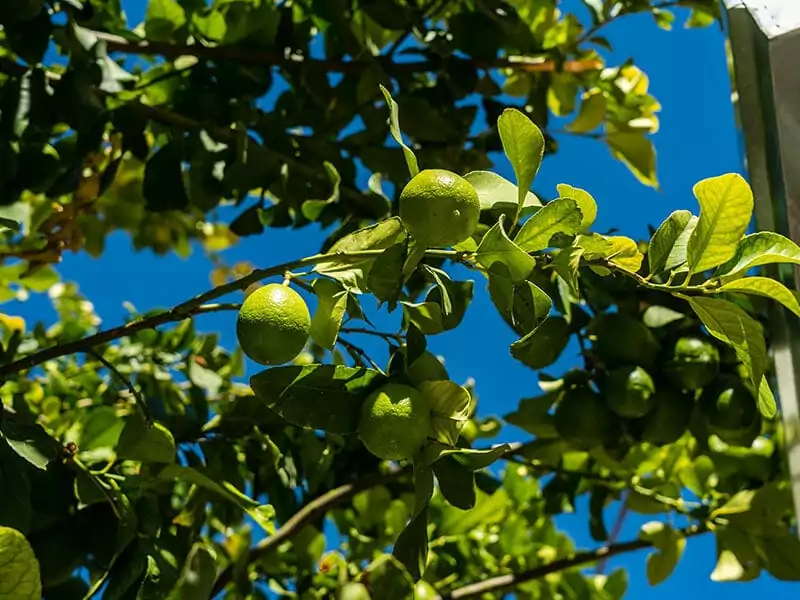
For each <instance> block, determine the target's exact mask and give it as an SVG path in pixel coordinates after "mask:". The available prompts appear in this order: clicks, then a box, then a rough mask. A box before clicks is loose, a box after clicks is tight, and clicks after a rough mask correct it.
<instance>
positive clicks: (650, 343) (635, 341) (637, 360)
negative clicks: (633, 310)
mask: <svg viewBox="0 0 800 600" xmlns="http://www.w3.org/2000/svg"><path fill="white" fill-rule="evenodd" d="M591 333H592V335H594V336H595V341H594V351H595V354H596V355H597V357H598V358H599V359H601V360H602V361H603V362H604V363H606V364H607V365H608V366H610V367H614V366H623V365H626V364H627V365H642V366H644V367H650V366H652V365H653V363H654V362H655V360H656V357H657V356H658V351H659V343H658V340H657V339H656V336H655V335H653V332H652V331H650V329H649V328H648V327H647V326H646V325H645V324H644V323H642V322H641V321H639V320H638V319H634V318H633V317H629V316H627V315H623V314H619V313H614V314H607V315H603V316H602V317H600V318H599V319H598V320H597V321H596V322H595V323H593V324H592V326H591Z"/></svg>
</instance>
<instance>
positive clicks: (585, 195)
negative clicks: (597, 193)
mask: <svg viewBox="0 0 800 600" xmlns="http://www.w3.org/2000/svg"><path fill="white" fill-rule="evenodd" d="M556 189H557V190H558V195H559V197H560V198H569V199H570V200H575V203H576V204H577V205H578V210H580V211H581V225H580V229H579V231H586V230H587V229H589V227H591V226H592V224H593V223H594V220H595V219H596V218H597V202H596V201H595V199H594V198H593V197H592V195H591V194H590V193H589V192H587V191H584V190H582V189H580V188H576V187H572V186H571V185H567V184H566V183H559V184H558V185H557V186H556Z"/></svg>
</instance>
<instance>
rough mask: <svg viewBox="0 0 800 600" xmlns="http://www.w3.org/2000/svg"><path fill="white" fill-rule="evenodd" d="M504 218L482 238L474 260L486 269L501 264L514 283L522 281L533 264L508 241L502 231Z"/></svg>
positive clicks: (530, 258)
mask: <svg viewBox="0 0 800 600" xmlns="http://www.w3.org/2000/svg"><path fill="white" fill-rule="evenodd" d="M504 221H505V219H504V216H502V215H501V217H500V219H499V220H498V221H497V223H495V225H494V226H493V227H492V228H491V229H490V230H489V231H487V232H486V235H484V236H483V239H482V240H481V243H480V245H479V246H478V249H477V251H476V252H475V260H477V261H478V263H479V264H480V265H481V266H483V267H484V268H486V269H490V268H491V267H492V265H494V264H496V263H502V264H503V265H505V266H506V268H507V269H508V273H509V276H510V277H511V280H512V281H513V282H515V283H517V282H520V281H524V280H525V279H526V278H527V277H528V275H530V274H531V271H533V267H534V265H535V262H534V260H533V258H532V257H531V256H529V255H528V254H527V253H526V252H525V251H524V250H523V249H522V248H520V247H519V246H518V245H517V244H516V243H514V242H512V241H511V240H510V239H508V235H506V232H505V230H504V229H503V222H504Z"/></svg>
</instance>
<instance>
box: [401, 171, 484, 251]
mask: <svg viewBox="0 0 800 600" xmlns="http://www.w3.org/2000/svg"><path fill="white" fill-rule="evenodd" d="M480 214H481V202H480V200H479V199H478V192H477V191H475V188H474V187H473V185H472V184H471V183H470V182H469V181H467V180H466V179H464V178H463V177H460V176H458V175H456V174H455V173H452V172H450V171H445V170H444V169H427V170H425V171H420V172H419V173H418V174H417V175H415V176H414V177H413V179H411V181H409V182H408V184H407V185H406V187H405V188H403V191H402V192H401V194H400V219H401V220H402V221H403V225H405V228H406V229H408V231H409V232H410V233H411V235H412V236H414V239H416V240H417V241H418V242H419V243H420V244H423V245H424V246H452V245H454V244H457V243H459V242H463V241H464V240H465V239H467V238H468V237H469V236H470V235H472V232H473V231H475V228H476V227H477V226H478V219H479V218H480Z"/></svg>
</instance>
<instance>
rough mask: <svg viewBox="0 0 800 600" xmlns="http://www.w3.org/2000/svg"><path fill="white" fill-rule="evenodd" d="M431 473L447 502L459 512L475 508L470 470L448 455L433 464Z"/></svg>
mask: <svg viewBox="0 0 800 600" xmlns="http://www.w3.org/2000/svg"><path fill="white" fill-rule="evenodd" d="M433 472H434V473H435V474H436V480H437V481H438V482H439V490H440V491H441V492H442V495H443V496H444V499H445V500H447V502H449V503H450V504H451V505H453V506H455V507H456V508H460V509H461V510H469V509H470V508H472V507H473V506H475V475H474V474H473V471H472V470H471V469H468V468H467V467H466V466H464V465H463V464H462V463H460V462H459V461H458V460H456V459H455V458H454V457H453V455H448V456H443V457H442V458H441V459H440V460H437V461H436V462H435V463H433Z"/></svg>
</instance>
